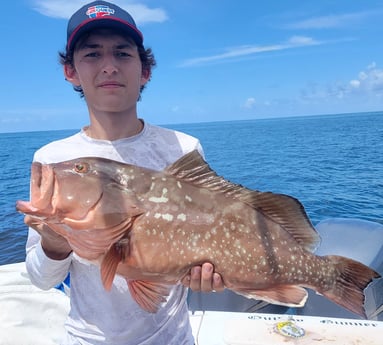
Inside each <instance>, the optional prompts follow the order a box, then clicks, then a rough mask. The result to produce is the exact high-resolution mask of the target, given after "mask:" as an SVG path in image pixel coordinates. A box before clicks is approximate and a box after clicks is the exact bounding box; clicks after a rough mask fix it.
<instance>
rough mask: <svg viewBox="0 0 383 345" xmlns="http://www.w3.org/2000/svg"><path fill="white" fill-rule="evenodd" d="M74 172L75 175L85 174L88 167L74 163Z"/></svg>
mask: <svg viewBox="0 0 383 345" xmlns="http://www.w3.org/2000/svg"><path fill="white" fill-rule="evenodd" d="M74 171H75V172H77V173H81V174H84V173H87V172H88V171H89V165H88V164H86V163H75V165H74Z"/></svg>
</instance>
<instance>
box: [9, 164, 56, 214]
mask: <svg viewBox="0 0 383 345" xmlns="http://www.w3.org/2000/svg"><path fill="white" fill-rule="evenodd" d="M54 190H55V179H54V172H53V169H52V167H50V166H49V165H42V164H41V163H39V162H33V163H32V167H31V201H17V202H16V209H17V210H18V211H20V212H22V213H25V214H28V215H31V216H33V217H36V218H40V219H45V218H46V217H48V216H49V215H51V214H52V213H53V206H52V199H53V195H54Z"/></svg>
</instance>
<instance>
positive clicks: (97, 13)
mask: <svg viewBox="0 0 383 345" xmlns="http://www.w3.org/2000/svg"><path fill="white" fill-rule="evenodd" d="M111 14H114V10H113V9H112V8H110V7H108V6H104V5H96V6H92V7H89V8H88V10H87V11H86V15H87V16H89V18H99V17H104V16H110V15H111Z"/></svg>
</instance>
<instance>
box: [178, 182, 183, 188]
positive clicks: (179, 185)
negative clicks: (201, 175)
mask: <svg viewBox="0 0 383 345" xmlns="http://www.w3.org/2000/svg"><path fill="white" fill-rule="evenodd" d="M177 187H178V188H179V189H182V183H181V182H180V181H177Z"/></svg>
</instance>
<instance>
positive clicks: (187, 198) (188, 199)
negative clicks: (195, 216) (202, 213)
mask: <svg viewBox="0 0 383 345" xmlns="http://www.w3.org/2000/svg"><path fill="white" fill-rule="evenodd" d="M185 200H186V201H189V202H192V201H193V199H192V198H191V197H190V196H189V195H185Z"/></svg>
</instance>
